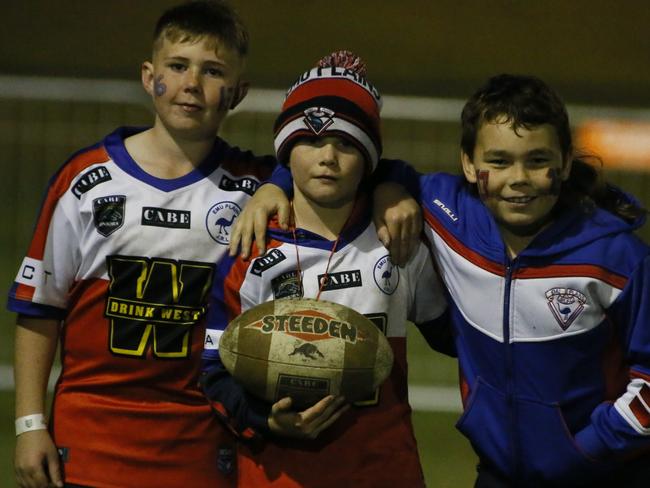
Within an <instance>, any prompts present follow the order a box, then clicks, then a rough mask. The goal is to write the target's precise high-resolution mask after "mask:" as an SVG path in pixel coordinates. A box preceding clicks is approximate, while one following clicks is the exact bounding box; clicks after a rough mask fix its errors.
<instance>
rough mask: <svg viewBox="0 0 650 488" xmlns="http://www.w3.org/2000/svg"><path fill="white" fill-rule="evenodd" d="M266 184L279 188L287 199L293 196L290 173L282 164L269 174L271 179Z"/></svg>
mask: <svg viewBox="0 0 650 488" xmlns="http://www.w3.org/2000/svg"><path fill="white" fill-rule="evenodd" d="M266 183H271V184H273V185H275V186H279V187H280V188H281V189H282V191H284V193H285V194H286V195H287V196H288V197H291V196H292V195H293V178H292V177H291V171H289V168H287V167H286V166H285V165H284V164H278V165H276V167H275V169H274V170H273V173H272V174H271V178H270V179H269V180H268V181H267V182H266Z"/></svg>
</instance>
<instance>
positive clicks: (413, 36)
mask: <svg viewBox="0 0 650 488" xmlns="http://www.w3.org/2000/svg"><path fill="white" fill-rule="evenodd" d="M176 3H177V2H176V1H175V0H173V1H172V0H160V1H143V0H113V1H101V2H100V1H97V0H87V1H81V0H69V1H45V0H24V1H22V2H18V1H12V0H4V1H3V2H2V3H1V4H0V23H1V24H0V25H1V26H0V75H20V76H29V77H33V76H37V77H42V78H50V77H66V78H97V79H122V80H131V81H136V80H139V77H140V64H141V63H142V61H143V60H145V59H148V58H149V56H150V51H151V36H152V31H153V25H154V23H155V21H156V19H157V18H158V16H159V15H160V13H161V12H162V11H163V10H164V9H166V8H168V7H169V6H171V5H175V4H176ZM233 4H234V5H235V6H236V7H237V9H238V10H239V12H240V14H241V16H242V17H243V19H244V21H245V22H246V23H247V25H248V27H249V29H250V32H251V53H250V56H249V63H248V77H249V79H250V81H251V82H252V86H253V87H257V88H279V89H282V90H284V89H286V88H287V87H288V86H289V85H290V83H291V82H292V81H293V80H294V79H295V78H296V77H297V76H298V75H299V74H300V73H301V72H303V71H305V70H306V69H308V68H310V67H311V66H313V65H314V63H315V61H316V60H318V59H319V58H320V57H322V56H323V55H325V54H327V53H329V52H330V51H332V50H335V49H341V48H347V49H351V50H353V51H355V52H356V53H357V54H359V55H361V56H362V57H363V58H364V60H365V61H366V63H367V66H368V78H369V79H370V81H371V82H372V83H373V84H375V85H376V86H378V87H379V88H380V90H381V92H382V93H383V94H384V95H387V94H388V95H390V94H393V95H417V96H426V97H454V98H458V99H464V98H466V97H467V96H469V95H470V94H471V93H472V92H473V91H474V89H475V88H476V87H477V86H478V85H479V84H481V83H482V82H483V80H485V78H487V77H488V76H490V75H493V74H496V73H499V72H514V73H528V74H535V75H537V76H540V77H542V78H543V79H545V80H546V81H547V82H548V83H549V84H551V85H552V86H553V87H554V88H555V89H556V90H557V91H558V92H559V93H560V95H561V96H562V97H563V98H564V99H565V101H566V102H567V103H570V104H581V105H588V106H607V105H611V106H616V107H629V108H634V109H639V108H645V109H650V62H649V61H650V35H649V33H648V30H649V26H650V2H647V1H642V0H638V1H637V0H622V1H618V2H613V1H611V0H609V1H604V0H590V1H588V0H565V1H560V0H546V1H541V0H519V1H515V0H494V1H490V0H485V1H479V0H472V1H468V0H457V1H451V0H444V1H418V0H348V1H342V0H331V1H324V0H304V1H300V0H255V1H253V0H235V1H233ZM0 86H2V85H0ZM80 86H87V85H80ZM277 108H278V109H279V103H278V107H277ZM649 117H650V116H649ZM151 120H152V113H151V111H150V109H149V108H148V105H147V104H146V103H145V104H144V105H142V104H135V105H134V104H126V103H114V102H107V101H105V100H104V101H103V100H93V101H71V100H68V99H61V100H58V99H54V100H53V99H48V100H38V99H25V98H21V97H12V96H3V94H2V92H0V168H2V177H0V224H1V225H0V296H2V297H4V296H6V294H7V291H8V289H9V286H10V285H11V283H12V281H13V277H14V276H15V273H16V270H17V269H18V266H19V264H20V262H21V259H22V257H23V255H24V253H25V250H26V247H27V243H28V241H29V239H30V237H31V233H32V228H33V223H34V216H35V214H36V212H37V209H38V206H39V203H40V201H41V198H42V195H43V191H44V190H45V187H46V183H47V180H48V178H49V177H50V176H51V175H52V173H53V172H54V171H55V170H56V169H57V168H58V167H60V165H61V164H63V162H64V161H65V159H66V158H67V156H68V155H69V154H71V153H72V152H74V151H76V150H78V149H79V148H81V147H84V146H88V145H90V144H92V143H94V142H96V141H97V140H99V139H100V138H101V137H103V135H105V134H106V133H108V132H110V131H111V130H112V129H113V128H114V127H116V126H117V125H123V124H130V125H134V124H136V125H139V124H148V123H151ZM272 121H273V115H272V114H250V113H248V114H247V113H243V114H236V115H234V116H232V117H229V118H228V119H227V120H226V122H225V124H224V127H223V130H222V135H223V136H224V137H225V138H226V139H227V140H228V141H230V142H232V143H234V144H239V145H242V146H244V147H247V148H252V149H254V150H256V151H259V152H269V151H271V148H272V146H271V125H272ZM383 122H384V125H383V132H384V147H385V154H386V155H387V156H389V157H397V156H399V157H402V158H405V159H408V160H409V161H411V162H413V163H414V164H415V165H417V166H418V167H419V168H420V169H422V170H425V171H432V170H438V169H444V170H447V171H456V170H457V168H458V160H459V159H458V136H459V134H458V123H457V122H456V120H455V119H454V120H447V121H444V122H443V121H430V120H429V121H421V120H404V119H392V120H387V118H386V117H385V119H384V121H383ZM605 168H607V162H606V161H605ZM649 169H650V168H649ZM607 175H608V178H610V179H612V180H613V181H615V182H617V183H619V184H621V185H622V186H623V187H624V188H626V189H628V190H631V191H632V192H634V193H635V194H636V195H637V196H639V197H640V199H641V200H642V201H643V202H644V203H645V204H646V206H647V205H650V172H649V171H647V170H645V171H643V170H641V171H639V172H637V173H632V172H627V171H621V170H619V169H618V168H616V171H607ZM644 235H645V236H646V239H647V238H648V237H650V226H648V225H646V228H645V231H644ZM13 321H14V317H13V315H12V314H9V313H7V312H6V311H5V310H0V323H1V324H2V326H0V369H1V370H2V371H0V373H2V374H0V382H1V381H2V380H3V378H4V379H5V380H6V379H7V376H8V374H7V373H8V371H9V368H8V365H9V364H11V361H12V358H13V351H12V342H13V325H12V324H13ZM410 332H415V333H410V334H409V376H410V381H411V383H412V385H419V386H424V387H425V389H426V388H429V387H431V388H438V387H441V388H442V389H444V388H447V389H448V390H449V389H451V391H452V392H454V391H455V384H456V382H457V372H456V367H455V363H454V362H453V361H451V360H445V359H443V358H441V357H440V356H436V355H434V354H433V353H431V351H429V350H428V349H427V346H426V344H425V343H424V341H422V340H421V339H420V338H419V336H418V335H417V332H416V331H414V330H411V331H410ZM412 391H413V389H412ZM426 391H430V390H426ZM436 401H437V400H434V403H435V402H436ZM443 410H444V409H443V408H440V405H439V404H437V405H436V408H435V409H434V411H428V410H427V409H426V408H422V407H418V408H416V409H415V412H414V416H413V419H414V423H415V428H416V435H417V437H418V445H419V448H420V455H421V458H422V462H423V467H424V471H425V476H426V478H427V481H428V483H429V485H430V486H432V487H436V488H439V487H449V488H463V487H465V486H472V481H473V478H474V466H475V462H476V459H475V456H474V455H473V453H472V452H471V449H470V446H469V445H468V443H467V442H466V441H465V440H464V438H463V437H462V436H461V435H460V433H458V432H457V431H455V430H454V428H453V425H454V422H455V421H456V420H457V418H458V415H459V414H458V412H457V411H453V409H452V411H451V412H449V411H443ZM89 414H91V413H89ZM13 444H14V436H13V394H12V392H11V386H10V385H5V386H3V387H2V388H0V486H2V487H5V486H7V487H12V486H14V483H13V474H12V467H11V466H12V457H13Z"/></svg>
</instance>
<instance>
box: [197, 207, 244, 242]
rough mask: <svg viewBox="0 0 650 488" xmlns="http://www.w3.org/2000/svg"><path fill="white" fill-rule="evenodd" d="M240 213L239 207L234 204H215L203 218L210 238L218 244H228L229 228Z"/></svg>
mask: <svg viewBox="0 0 650 488" xmlns="http://www.w3.org/2000/svg"><path fill="white" fill-rule="evenodd" d="M240 213H241V207H240V206H239V205H237V204H236V203H234V202H219V203H215V204H214V205H213V206H212V207H211V208H210V210H208V215H206V216H205V227H206V228H207V229H208V233H209V234H210V237H212V238H213V239H214V240H215V241H217V242H218V243H219V244H228V243H229V242H230V228H231V227H232V224H233V223H234V222H235V219H236V218H237V217H239V214H240Z"/></svg>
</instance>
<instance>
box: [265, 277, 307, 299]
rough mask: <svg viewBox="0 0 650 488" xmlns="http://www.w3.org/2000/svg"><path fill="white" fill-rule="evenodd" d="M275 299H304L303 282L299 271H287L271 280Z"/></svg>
mask: <svg viewBox="0 0 650 488" xmlns="http://www.w3.org/2000/svg"><path fill="white" fill-rule="evenodd" d="M271 288H272V289H273V298H274V299H276V300H278V299H280V298H302V296H303V290H302V281H301V280H300V274H299V273H298V271H297V270H294V271H287V272H286V273H282V274H281V275H280V276H276V277H275V278H273V279H272V280H271Z"/></svg>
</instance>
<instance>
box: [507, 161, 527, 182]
mask: <svg viewBox="0 0 650 488" xmlns="http://www.w3.org/2000/svg"><path fill="white" fill-rule="evenodd" d="M528 176H529V175H528V170H527V169H526V166H525V165H524V164H521V163H515V164H513V165H512V168H511V171H510V180H511V183H525V182H527V181H528Z"/></svg>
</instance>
